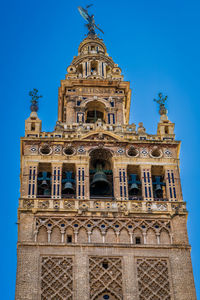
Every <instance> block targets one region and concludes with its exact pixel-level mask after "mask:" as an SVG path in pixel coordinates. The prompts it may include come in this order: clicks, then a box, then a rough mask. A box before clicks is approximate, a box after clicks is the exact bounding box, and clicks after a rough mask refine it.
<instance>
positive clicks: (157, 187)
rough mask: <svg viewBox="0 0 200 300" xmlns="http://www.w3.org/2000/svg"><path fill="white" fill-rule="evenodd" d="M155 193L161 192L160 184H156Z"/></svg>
mask: <svg viewBox="0 0 200 300" xmlns="http://www.w3.org/2000/svg"><path fill="white" fill-rule="evenodd" d="M155 191H156V193H160V192H162V187H161V185H160V184H156V188H155Z"/></svg>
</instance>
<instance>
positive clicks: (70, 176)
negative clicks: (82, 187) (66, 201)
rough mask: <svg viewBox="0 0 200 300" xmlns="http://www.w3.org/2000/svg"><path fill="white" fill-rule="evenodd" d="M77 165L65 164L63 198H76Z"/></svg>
mask: <svg viewBox="0 0 200 300" xmlns="http://www.w3.org/2000/svg"><path fill="white" fill-rule="evenodd" d="M75 177H76V171H75V164H65V163H64V164H63V169H62V198H74V197H75V195H76V179H75Z"/></svg>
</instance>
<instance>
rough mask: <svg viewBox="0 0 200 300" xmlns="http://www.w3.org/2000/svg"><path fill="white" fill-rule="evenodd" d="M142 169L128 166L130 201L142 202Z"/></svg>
mask: <svg viewBox="0 0 200 300" xmlns="http://www.w3.org/2000/svg"><path fill="white" fill-rule="evenodd" d="M140 173H141V172H140V169H139V166H137V165H128V167H127V176H128V195H129V199H130V200H142V184H141V178H140V176H141V175H140Z"/></svg>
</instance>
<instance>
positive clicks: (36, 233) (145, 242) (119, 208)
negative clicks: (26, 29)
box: [16, 34, 196, 300]
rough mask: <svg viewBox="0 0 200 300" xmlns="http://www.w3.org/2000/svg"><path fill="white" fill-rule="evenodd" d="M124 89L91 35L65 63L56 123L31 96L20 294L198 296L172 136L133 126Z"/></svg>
mask: <svg viewBox="0 0 200 300" xmlns="http://www.w3.org/2000/svg"><path fill="white" fill-rule="evenodd" d="M130 100H131V90H130V85H129V82H126V81H124V80H123V76H122V75H121V69H120V67H119V66H118V65H117V64H115V63H114V62H113V60H112V58H111V57H110V56H109V55H108V54H107V51H106V47H105V45H104V43H103V41H102V40H101V39H100V38H98V37H97V35H96V34H89V35H88V36H87V38H85V39H84V40H83V41H82V42H81V44H80V46H79V49H78V56H76V57H74V59H73V61H72V63H71V65H70V66H69V67H68V68H67V75H66V78H65V80H62V81H61V86H60V88H59V95H58V121H57V123H56V126H55V130H54V131H53V132H43V131H42V130H41V121H40V119H39V118H38V115H37V107H36V106H37V105H36V104H35V103H33V105H32V107H31V109H32V112H31V115H30V117H29V118H28V119H27V120H26V122H25V137H23V138H21V176H20V177H21V197H20V199H19V209H18V224H19V230H18V263H17V282H16V300H39V299H41V300H49V299H53V300H69V299H70V300H72V299H73V300H89V299H93V300H100V299H102V300H103V299H109V300H122V299H123V300H150V299H151V300H195V299H196V296H195V287H194V281H193V273H192V265H191V258H190V245H189V243H188V237H187V228H186V220H187V210H186V205H185V202H184V201H183V198H182V193H181V185H180V175H179V151H180V142H179V141H177V140H175V135H174V123H172V122H170V121H169V120H168V117H167V111H166V109H165V108H164V105H161V109H160V115H161V117H160V121H159V123H158V127H157V134H148V133H146V131H145V128H144V127H143V124H142V123H140V124H139V126H138V127H137V129H136V126H135V124H129V111H130Z"/></svg>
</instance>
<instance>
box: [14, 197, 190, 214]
mask: <svg viewBox="0 0 200 300" xmlns="http://www.w3.org/2000/svg"><path fill="white" fill-rule="evenodd" d="M19 209H20V210H36V211H37V210H38V211H40V210H48V211H77V212H80V213H81V212H82V211H106V212H122V211H123V212H128V213H134V212H141V213H154V212H168V213H180V212H186V203H185V202H183V201H180V202H175V201H147V200H143V201H138V200H125V201H118V200H106V199H103V200H102V199H101V200H99V199H93V200H78V199H47V198H44V199H42V198H40V199H37V198H36V199H27V198H23V199H22V198H20V199H19Z"/></svg>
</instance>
